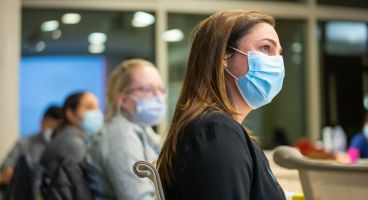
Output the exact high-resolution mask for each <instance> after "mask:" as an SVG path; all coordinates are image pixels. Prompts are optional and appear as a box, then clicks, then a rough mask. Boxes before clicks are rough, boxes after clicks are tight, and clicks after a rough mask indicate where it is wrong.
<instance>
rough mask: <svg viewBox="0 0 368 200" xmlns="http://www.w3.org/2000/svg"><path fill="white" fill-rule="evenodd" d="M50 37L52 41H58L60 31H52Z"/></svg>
mask: <svg viewBox="0 0 368 200" xmlns="http://www.w3.org/2000/svg"><path fill="white" fill-rule="evenodd" d="M51 36H52V39H54V40H57V39H59V38H60V37H61V30H60V29H56V30H54V31H53V32H52V34H51Z"/></svg>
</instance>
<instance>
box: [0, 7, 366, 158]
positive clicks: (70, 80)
mask: <svg viewBox="0 0 368 200" xmlns="http://www.w3.org/2000/svg"><path fill="white" fill-rule="evenodd" d="M0 2H1V3H0V30H1V31H0V44H1V45H0V76H1V78H0V94H1V98H0V99H1V100H0V159H3V157H4V156H5V154H6V153H7V151H8V150H9V148H10V146H12V145H13V143H14V141H15V139H16V138H19V137H26V136H27V135H28V134H32V133H35V132H36V131H37V130H39V129H40V128H39V124H40V120H41V117H42V114H43V112H44V109H45V108H46V107H47V106H48V105H50V104H56V105H61V104H62V102H63V101H64V98H65V97H66V96H67V95H68V94H70V93H71V92H73V91H78V90H89V91H92V92H93V93H95V94H96V95H97V96H98V98H99V100H100V102H101V107H102V109H105V93H106V91H105V86H106V80H107V78H108V76H109V73H110V72H111V71H112V70H113V69H114V67H115V66H116V65H117V64H119V63H120V62H121V61H123V60H125V59H128V58H135V57H140V58H144V59H147V60H149V61H152V62H153V63H155V64H156V65H157V67H158V68H159V70H160V73H161V74H162V75H163V77H164V80H165V82H166V84H167V86H168V90H169V99H168V100H169V101H168V102H169V109H168V113H167V117H166V120H165V121H164V122H163V123H162V124H161V125H160V126H159V127H158V129H159V132H161V133H165V132H166V131H167V127H168V124H169V123H170V119H171V117H172V115H173V111H174V108H175V104H176V100H177V98H178V95H179V92H180V89H181V85H182V81H183V76H184V73H185V67H186V63H187V59H188V55H189V49H190V43H191V30H192V29H193V28H194V26H195V25H196V24H197V23H198V22H199V21H201V20H202V19H204V18H205V17H207V16H209V15H210V14H212V13H214V12H216V11H219V10H230V9H243V10H250V9H257V10H264V11H265V12H267V13H269V14H272V15H273V16H275V18H276V20H277V25H276V30H277V32H278V34H279V37H280V40H281V45H282V46H283V49H284V50H283V56H284V61H285V66H286V77H285V81H284V86H283V89H282V91H281V93H280V94H279V95H278V96H277V97H276V98H275V99H274V100H273V103H272V104H269V105H267V106H264V107H262V108H261V109H259V110H256V111H254V112H253V113H252V114H251V115H250V116H249V117H248V119H247V121H246V122H245V125H246V126H248V127H249V128H250V129H251V130H253V131H254V133H255V134H256V135H257V136H258V137H259V138H260V141H261V144H262V146H263V147H264V148H265V149H270V148H273V147H275V146H276V145H278V144H292V143H294V142H295V141H297V140H298V139H299V138H309V139H314V140H317V139H320V137H321V129H322V127H324V126H334V125H336V124H340V125H341V126H342V127H343V129H344V130H345V132H346V134H347V136H348V138H350V137H351V136H352V135H353V134H355V133H356V132H357V131H359V130H361V127H362V124H363V121H362V119H363V116H364V113H365V112H366V110H367V109H368V70H367V69H368V1H366V0H349V1H344V0H268V1H266V0H258V1H256V0H253V1H252V0H232V1H226V0H109V1H98V0H58V1H56V0H23V1H20V0H1V1H0Z"/></svg>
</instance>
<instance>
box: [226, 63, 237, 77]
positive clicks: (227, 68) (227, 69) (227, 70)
mask: <svg viewBox="0 0 368 200" xmlns="http://www.w3.org/2000/svg"><path fill="white" fill-rule="evenodd" d="M224 69H225V71H226V72H227V73H229V74H230V76H232V77H233V78H234V79H235V80H238V78H237V77H236V76H235V75H234V74H233V73H231V72H230V70H229V67H228V66H227V63H226V62H225V63H224Z"/></svg>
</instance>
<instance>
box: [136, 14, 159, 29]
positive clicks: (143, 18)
mask: <svg viewBox="0 0 368 200" xmlns="http://www.w3.org/2000/svg"><path fill="white" fill-rule="evenodd" d="M154 22H155V17H154V16H153V15H151V14H149V13H146V12H141V11H139V12H135V13H134V14H133V19H132V26H134V27H146V26H149V25H151V24H153V23H154Z"/></svg>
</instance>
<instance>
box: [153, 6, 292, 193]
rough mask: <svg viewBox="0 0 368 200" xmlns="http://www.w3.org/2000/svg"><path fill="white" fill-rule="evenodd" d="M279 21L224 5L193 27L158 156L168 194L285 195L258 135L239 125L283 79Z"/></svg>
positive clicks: (274, 94) (274, 90)
mask: <svg viewBox="0 0 368 200" xmlns="http://www.w3.org/2000/svg"><path fill="white" fill-rule="evenodd" d="M274 25H275V21H274V18H273V17H271V16H269V15H267V14H264V13H262V12H257V11H250V12H245V11H227V12H218V13H215V14H214V15H212V16H210V17H208V18H207V19H205V20H203V21H202V22H201V23H199V24H198V26H197V27H196V29H195V31H194V40H193V43H192V47H191V52H190V56H189V61H188V65H187V71H186V75H185V79H184V84H183V89H182V92H181V95H180V98H179V100H178V103H177V105H176V110H175V114H174V118H173V120H172V124H171V127H170V130H169V133H168V136H167V139H166V141H165V143H164V146H163V149H162V151H161V154H160V156H159V160H158V168H159V172H160V176H161V179H162V181H163V186H164V190H165V195H166V197H167V198H168V199H170V200H172V199H183V200H184V199H190V200H196V199H198V200H199V199H201V200H206V199H211V200H214V199H215V200H216V199H219V200H220V199H221V200H225V199H226V200H239V199H242V200H246V199H257V200H263V199H264V200H266V199H267V200H269V199H273V200H278V199H285V196H284V194H283V191H282V189H281V188H280V186H279V184H278V183H277V181H276V179H275V178H274V176H273V174H272V172H271V170H270V169H269V165H268V162H267V159H266V157H265V156H264V154H263V152H262V150H261V148H260V147H259V145H258V144H257V143H256V139H255V137H254V136H253V135H252V134H251V133H250V132H249V131H246V129H244V128H243V127H242V125H241V123H242V122H243V120H244V119H245V118H246V116H247V115H248V114H249V113H250V112H251V111H252V110H254V109H257V108H259V107H261V106H263V105H265V104H267V103H269V102H271V100H272V99H273V98H274V97H275V96H276V95H277V94H278V92H279V91H280V90H281V87H282V82H283V78H284V73H285V72H284V63H283V59H282V56H281V55H280V53H281V46H280V42H279V38H278V35H277V33H276V31H275V29H274Z"/></svg>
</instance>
